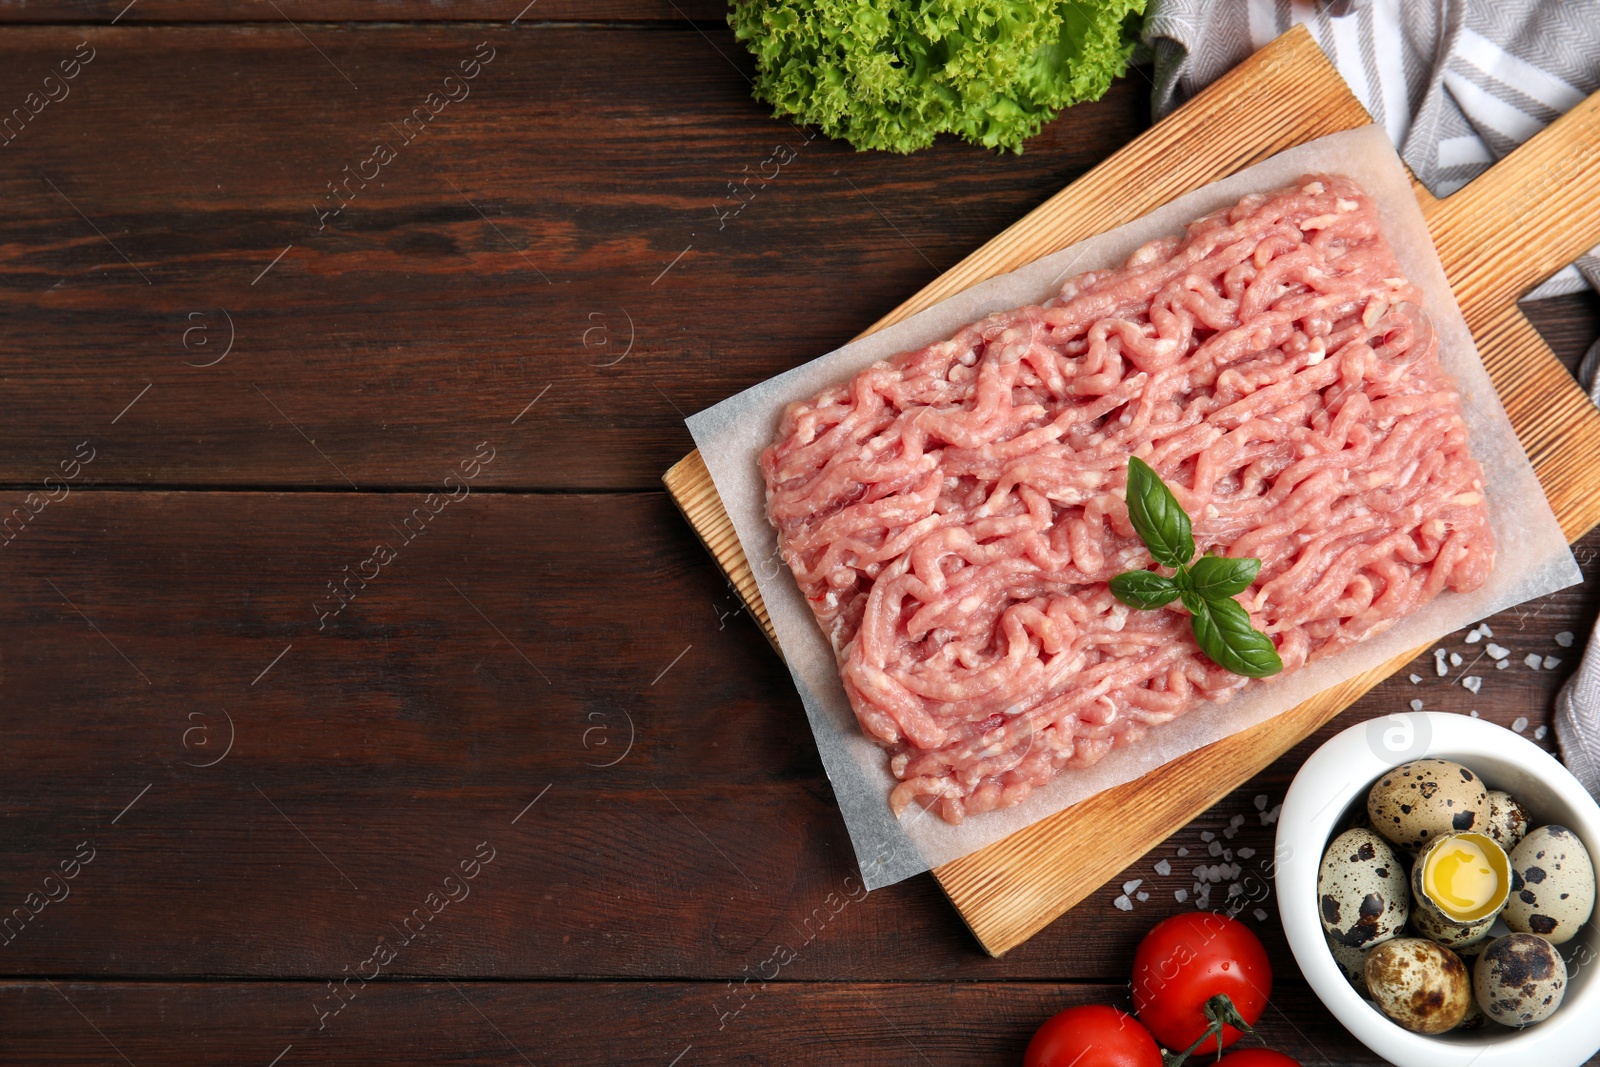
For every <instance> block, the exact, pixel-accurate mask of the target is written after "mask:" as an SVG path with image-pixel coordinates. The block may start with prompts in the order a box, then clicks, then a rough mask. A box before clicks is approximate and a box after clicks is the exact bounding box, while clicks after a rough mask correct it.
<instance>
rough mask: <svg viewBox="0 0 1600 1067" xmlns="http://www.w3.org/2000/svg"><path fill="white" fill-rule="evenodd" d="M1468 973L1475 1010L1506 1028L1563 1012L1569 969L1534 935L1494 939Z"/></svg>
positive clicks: (1552, 946) (1558, 956)
mask: <svg viewBox="0 0 1600 1067" xmlns="http://www.w3.org/2000/svg"><path fill="white" fill-rule="evenodd" d="M1472 971H1473V985H1474V986H1475V989H1474V995H1475V996H1476V998H1477V1001H1478V1006H1479V1007H1481V1008H1483V1010H1484V1013H1485V1014H1486V1015H1488V1016H1489V1018H1491V1019H1493V1020H1494V1021H1495V1022H1497V1023H1504V1024H1505V1025H1506V1026H1527V1025H1528V1024H1529V1023H1536V1022H1541V1021H1543V1020H1545V1019H1548V1018H1549V1017H1550V1015H1551V1013H1552V1012H1554V1011H1555V1010H1556V1009H1557V1008H1559V1007H1561V998H1562V996H1564V995H1565V994H1566V991H1567V965H1566V963H1565V961H1563V960H1562V958H1561V953H1560V952H1558V951H1557V950H1556V947H1555V946H1554V945H1552V944H1551V943H1550V942H1548V941H1546V940H1545V939H1544V938H1542V937H1537V936H1535V935H1533V934H1507V935H1506V936H1505V937H1497V938H1495V939H1494V940H1493V941H1491V942H1490V943H1489V947H1488V948H1486V949H1484V950H1483V954H1482V955H1480V956H1479V957H1478V962H1477V964H1476V965H1474V967H1473V969H1472Z"/></svg>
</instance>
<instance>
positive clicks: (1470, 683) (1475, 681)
mask: <svg viewBox="0 0 1600 1067" xmlns="http://www.w3.org/2000/svg"><path fill="white" fill-rule="evenodd" d="M1461 688H1463V689H1465V690H1466V691H1467V692H1469V693H1471V694H1473V695H1474V696H1476V695H1477V693H1478V690H1480V689H1482V688H1483V679H1482V678H1479V677H1478V676H1477V675H1476V674H1469V675H1467V676H1466V677H1465V678H1463V679H1461Z"/></svg>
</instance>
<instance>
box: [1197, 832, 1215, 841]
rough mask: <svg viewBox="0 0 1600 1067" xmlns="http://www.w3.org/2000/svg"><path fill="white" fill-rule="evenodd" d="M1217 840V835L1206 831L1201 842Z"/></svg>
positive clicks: (1201, 837)
mask: <svg viewBox="0 0 1600 1067" xmlns="http://www.w3.org/2000/svg"><path fill="white" fill-rule="evenodd" d="M1216 839H1217V835H1216V834H1214V833H1212V832H1211V831H1210V830H1206V831H1204V832H1203V833H1202V834H1201V835H1200V840H1202V841H1215V840H1216Z"/></svg>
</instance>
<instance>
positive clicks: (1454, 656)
mask: <svg viewBox="0 0 1600 1067" xmlns="http://www.w3.org/2000/svg"><path fill="white" fill-rule="evenodd" d="M1450 666H1452V667H1459V666H1461V653H1459V652H1452V653H1450Z"/></svg>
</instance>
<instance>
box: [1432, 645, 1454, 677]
mask: <svg viewBox="0 0 1600 1067" xmlns="http://www.w3.org/2000/svg"><path fill="white" fill-rule="evenodd" d="M1446 655H1448V653H1446V652H1445V650H1444V649H1442V648H1436V649H1434V650H1433V673H1434V674H1437V675H1438V676H1439V677H1441V678H1443V677H1444V676H1445V675H1447V674H1449V673H1450V668H1449V667H1446V666H1445V664H1444V661H1445V657H1446Z"/></svg>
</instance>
